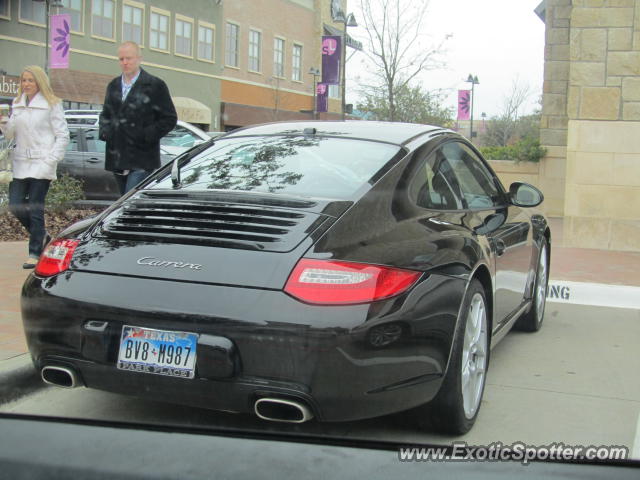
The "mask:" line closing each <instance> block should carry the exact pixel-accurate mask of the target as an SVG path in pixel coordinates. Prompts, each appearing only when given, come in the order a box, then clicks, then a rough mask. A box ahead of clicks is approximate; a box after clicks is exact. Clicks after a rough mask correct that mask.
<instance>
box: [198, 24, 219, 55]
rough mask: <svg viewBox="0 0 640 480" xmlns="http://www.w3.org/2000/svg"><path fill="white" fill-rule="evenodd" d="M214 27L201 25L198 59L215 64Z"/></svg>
mask: <svg viewBox="0 0 640 480" xmlns="http://www.w3.org/2000/svg"><path fill="white" fill-rule="evenodd" d="M214 28H215V27H214V26H213V25H210V24H203V23H200V24H199V25H198V58H200V59H202V60H208V61H209V62H213V39H214V37H215V30H214Z"/></svg>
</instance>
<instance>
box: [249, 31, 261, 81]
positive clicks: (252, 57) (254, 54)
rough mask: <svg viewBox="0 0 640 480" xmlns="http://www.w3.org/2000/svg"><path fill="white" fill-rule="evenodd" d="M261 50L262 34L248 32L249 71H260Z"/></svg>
mask: <svg viewBox="0 0 640 480" xmlns="http://www.w3.org/2000/svg"><path fill="white" fill-rule="evenodd" d="M261 50H262V33H261V32H258V31H257V30H249V70H251V71H252V72H259V71H260V52H261Z"/></svg>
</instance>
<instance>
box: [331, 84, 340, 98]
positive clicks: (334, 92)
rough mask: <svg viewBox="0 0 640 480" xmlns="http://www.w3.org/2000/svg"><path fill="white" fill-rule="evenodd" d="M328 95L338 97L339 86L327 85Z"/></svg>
mask: <svg viewBox="0 0 640 480" xmlns="http://www.w3.org/2000/svg"><path fill="white" fill-rule="evenodd" d="M329 96H330V97H331V98H340V87H339V86H338V85H329Z"/></svg>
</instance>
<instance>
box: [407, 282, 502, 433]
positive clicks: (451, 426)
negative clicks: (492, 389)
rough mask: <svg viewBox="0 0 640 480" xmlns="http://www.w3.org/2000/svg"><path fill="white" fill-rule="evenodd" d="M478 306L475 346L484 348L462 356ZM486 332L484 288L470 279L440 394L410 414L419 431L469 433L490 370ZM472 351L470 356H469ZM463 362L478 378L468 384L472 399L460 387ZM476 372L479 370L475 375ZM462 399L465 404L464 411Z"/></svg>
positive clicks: (471, 349)
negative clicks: (471, 321) (466, 337)
mask: <svg viewBox="0 0 640 480" xmlns="http://www.w3.org/2000/svg"><path fill="white" fill-rule="evenodd" d="M480 306H481V308H482V315H483V320H482V323H483V325H481V326H480V327H479V328H480V330H481V331H480V332H479V337H478V344H480V343H482V342H484V346H481V345H480V346H478V349H477V350H475V349H474V348H475V347H474V348H467V350H468V351H467V352H465V340H466V339H465V335H466V332H467V325H468V322H469V318H470V315H472V314H474V312H475V310H473V309H477V308H478V307H480ZM488 332H489V321H488V310H487V300H486V298H485V293H484V288H483V287H482V284H481V283H480V282H479V281H478V280H477V279H473V280H471V283H470V284H469V287H468V289H467V292H466V294H465V297H464V300H463V302H462V308H461V309H460V317H459V318H458V321H457V325H456V332H455V335H454V340H453V348H452V351H451V358H450V359H449V366H448V368H447V372H446V374H445V377H444V380H443V382H442V386H441V387H440V391H439V392H438V394H437V395H436V397H435V398H434V399H433V400H432V401H431V402H430V403H428V404H426V405H423V406H420V407H417V408H416V409H414V410H412V416H413V417H414V419H415V420H416V421H417V423H418V425H419V426H420V427H421V428H423V429H426V430H431V431H433V430H435V431H438V432H441V433H447V434H454V435H461V434H463V433H467V432H468V431H469V430H470V429H471V427H472V426H473V424H474V423H475V421H476V418H477V417H478V412H479V411H480V404H481V402H482V395H483V393H484V385H485V383H486V376H487V369H488V366H489V345H490V343H489V333H488ZM472 351H473V353H471V352H472ZM465 353H466V355H465ZM470 354H472V355H473V357H471V359H470V358H469V355H470ZM463 362H465V364H466V365H467V366H468V367H469V368H467V372H469V371H470V368H471V367H473V368H474V373H473V375H477V376H478V378H474V379H473V380H474V381H473V385H471V384H470V383H467V386H468V387H473V388H472V394H471V395H469V393H468V392H469V391H470V390H469V389H466V390H465V388H464V387H463ZM476 362H477V363H476ZM474 365H475V366H474ZM476 368H478V370H477V372H476V370H475V369H476ZM480 368H482V372H481V374H480V373H478V372H480ZM467 378H468V377H467ZM464 392H467V394H466V395H465V393H464ZM465 398H466V400H467V405H466V407H465Z"/></svg>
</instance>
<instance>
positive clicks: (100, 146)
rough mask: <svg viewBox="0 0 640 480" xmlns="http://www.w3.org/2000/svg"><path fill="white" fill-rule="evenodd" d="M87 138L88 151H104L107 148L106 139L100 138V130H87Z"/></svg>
mask: <svg viewBox="0 0 640 480" xmlns="http://www.w3.org/2000/svg"><path fill="white" fill-rule="evenodd" d="M84 135H85V138H86V140H87V151H88V152H94V153H95V152H97V153H104V152H105V150H106V144H105V142H104V140H100V139H99V138H98V130H96V129H90V130H85V134H84Z"/></svg>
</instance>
